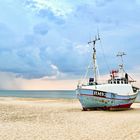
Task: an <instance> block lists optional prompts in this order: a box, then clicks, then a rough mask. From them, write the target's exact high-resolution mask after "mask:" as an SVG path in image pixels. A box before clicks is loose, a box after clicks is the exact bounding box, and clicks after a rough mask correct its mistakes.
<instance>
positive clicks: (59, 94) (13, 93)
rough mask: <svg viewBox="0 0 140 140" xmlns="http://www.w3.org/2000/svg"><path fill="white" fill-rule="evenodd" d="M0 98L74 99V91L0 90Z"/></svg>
mask: <svg viewBox="0 0 140 140" xmlns="http://www.w3.org/2000/svg"><path fill="white" fill-rule="evenodd" d="M0 97H18V98H54V99H76V92H75V90H0Z"/></svg>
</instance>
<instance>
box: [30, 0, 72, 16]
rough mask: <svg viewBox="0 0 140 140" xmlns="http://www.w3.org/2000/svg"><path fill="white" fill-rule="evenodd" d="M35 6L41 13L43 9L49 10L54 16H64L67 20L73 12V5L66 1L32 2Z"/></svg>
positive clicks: (45, 0) (39, 0) (43, 0)
mask: <svg viewBox="0 0 140 140" xmlns="http://www.w3.org/2000/svg"><path fill="white" fill-rule="evenodd" d="M31 1H32V2H33V3H32V4H31V7H33V6H32V5H34V7H33V8H35V9H36V11H39V10H41V9H46V8H47V9H49V10H51V11H52V12H53V13H54V15H56V16H62V17H64V18H66V16H67V15H68V14H70V13H71V12H72V11H73V6H72V5H71V3H68V2H66V1H65V0H61V1H57V0H31Z"/></svg>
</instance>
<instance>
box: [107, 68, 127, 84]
mask: <svg viewBox="0 0 140 140" xmlns="http://www.w3.org/2000/svg"><path fill="white" fill-rule="evenodd" d="M118 72H119V71H116V70H112V72H111V75H110V76H111V79H109V80H108V83H109V84H128V82H129V80H128V74H127V73H125V76H124V77H119V76H118Z"/></svg>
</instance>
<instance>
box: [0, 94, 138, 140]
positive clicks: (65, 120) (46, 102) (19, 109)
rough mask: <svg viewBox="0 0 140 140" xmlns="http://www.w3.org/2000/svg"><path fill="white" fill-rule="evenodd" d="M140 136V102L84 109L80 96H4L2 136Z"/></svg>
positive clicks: (48, 139)
mask: <svg viewBox="0 0 140 140" xmlns="http://www.w3.org/2000/svg"><path fill="white" fill-rule="evenodd" d="M103 139H104V140H140V103H135V104H133V105H132V107H131V109H130V110H126V111H81V105H80V103H79V102H78V100H62V99H57V100H52V99H22V98H2V97H1V98H0V140H103Z"/></svg>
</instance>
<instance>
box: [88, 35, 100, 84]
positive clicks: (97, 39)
mask: <svg viewBox="0 0 140 140" xmlns="http://www.w3.org/2000/svg"><path fill="white" fill-rule="evenodd" d="M99 40H100V37H99V34H98V37H96V36H95V39H94V40H93V41H89V42H88V44H91V43H93V68H94V69H93V70H94V82H95V84H96V83H97V65H96V42H97V41H99Z"/></svg>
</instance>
